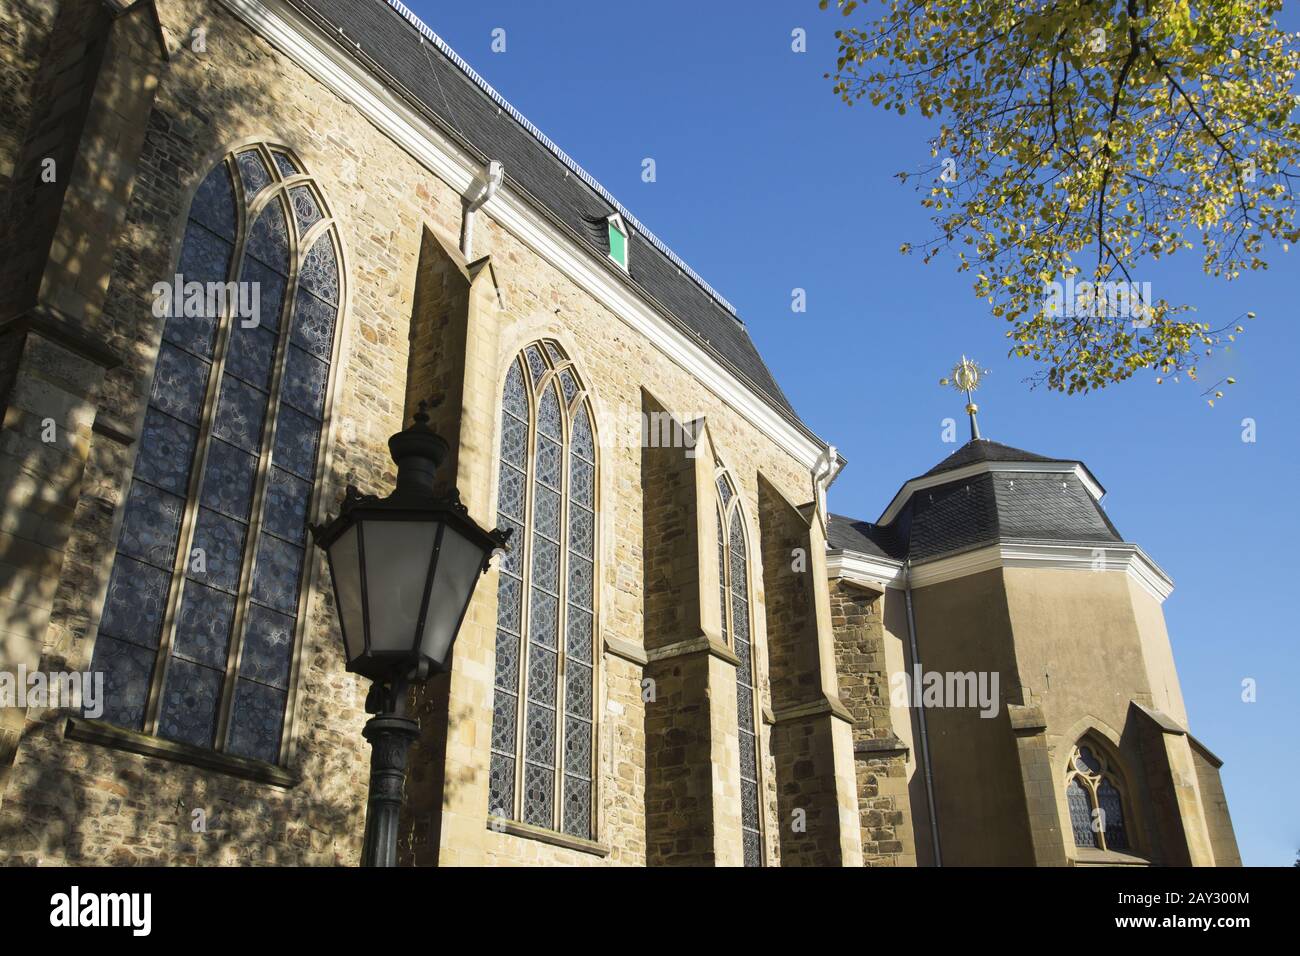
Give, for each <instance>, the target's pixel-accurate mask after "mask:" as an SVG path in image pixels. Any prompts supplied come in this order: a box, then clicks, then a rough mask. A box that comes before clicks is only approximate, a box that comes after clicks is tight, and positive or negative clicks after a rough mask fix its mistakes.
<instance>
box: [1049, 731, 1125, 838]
mask: <svg viewBox="0 0 1300 956" xmlns="http://www.w3.org/2000/svg"><path fill="white" fill-rule="evenodd" d="M1065 798H1066V803H1067V804H1068V805H1069V808H1070V829H1071V830H1072V831H1073V832H1074V845H1075V846H1084V847H1096V848H1097V849H1099V850H1127V849H1129V839H1128V830H1127V828H1126V824H1125V818H1124V798H1123V796H1122V794H1121V790H1120V786H1119V781H1118V777H1117V775H1116V773H1115V771H1114V769H1113V768H1112V766H1111V763H1110V761H1109V759H1108V758H1107V757H1106V755H1105V752H1104V751H1103V750H1102V749H1101V748H1099V747H1093V746H1091V745H1089V744H1088V743H1081V744H1079V745H1078V746H1076V747H1075V748H1074V753H1073V754H1072V755H1071V756H1070V767H1069V770H1068V771H1067V772H1066V782H1065Z"/></svg>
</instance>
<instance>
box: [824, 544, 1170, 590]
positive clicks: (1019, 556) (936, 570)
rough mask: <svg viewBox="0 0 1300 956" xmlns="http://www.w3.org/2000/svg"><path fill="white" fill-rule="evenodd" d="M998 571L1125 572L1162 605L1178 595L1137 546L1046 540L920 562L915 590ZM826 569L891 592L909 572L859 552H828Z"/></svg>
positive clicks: (902, 584)
mask: <svg viewBox="0 0 1300 956" xmlns="http://www.w3.org/2000/svg"><path fill="white" fill-rule="evenodd" d="M994 568H1040V569H1047V570H1057V571H1089V572H1093V573H1100V572H1105V571H1122V572H1123V573H1125V574H1127V575H1128V576H1129V577H1131V578H1132V579H1133V580H1134V582H1135V583H1136V584H1138V586H1140V587H1141V588H1142V589H1143V590H1144V591H1146V592H1147V593H1148V594H1150V595H1151V596H1152V597H1153V598H1155V599H1156V600H1157V601H1160V602H1163V601H1164V600H1165V598H1167V597H1169V595H1170V594H1171V593H1173V590H1174V582H1173V579H1172V578H1170V577H1169V575H1167V574H1165V572H1164V571H1163V570H1161V568H1160V566H1159V565H1158V564H1156V563H1155V562H1154V561H1152V560H1151V558H1150V557H1149V556H1148V555H1147V553H1146V552H1145V551H1143V550H1142V549H1141V548H1140V547H1138V546H1137V545H1136V544H1129V543H1127V542H1110V543H1105V544H1103V543H1101V542H1098V543H1097V544H1059V543H1055V542H1048V541H1002V542H996V543H994V544H990V545H986V546H984V547H982V548H974V549H972V550H970V551H964V552H962V553H961V554H954V555H950V556H947V557H939V558H933V559H931V560H928V561H921V562H918V563H916V564H913V565H912V587H914V588H923V587H927V586H929V585H932V584H941V583H943V582H944V581H952V580H955V579H957V578H964V577H967V576H969V575H972V574H980V573H981V572H984V571H991V570H993V569H994ZM826 570H827V574H828V576H829V577H831V578H845V579H847V580H850V581H858V582H860V583H864V584H869V585H876V586H881V587H891V588H901V587H905V586H906V585H907V571H906V569H905V567H904V565H903V563H902V562H901V561H893V560H891V559H889V558H881V557H876V556H875V555H867V554H862V553H861V552H857V551H848V550H836V551H829V552H827V554H826Z"/></svg>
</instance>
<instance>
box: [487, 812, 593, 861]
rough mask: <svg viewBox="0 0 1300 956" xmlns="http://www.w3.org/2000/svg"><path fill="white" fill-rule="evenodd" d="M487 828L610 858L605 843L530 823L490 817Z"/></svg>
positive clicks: (495, 831) (494, 831)
mask: <svg viewBox="0 0 1300 956" xmlns="http://www.w3.org/2000/svg"><path fill="white" fill-rule="evenodd" d="M487 828H488V829H489V830H491V831H492V832H493V833H509V834H510V835H511V836H517V837H522V838H523V839H525V840H536V841H537V842H538V843H546V844H549V845H551V846H558V847H563V848H564V849H566V850H576V851H577V852H579V853H590V854H591V855H592V856H599V857H606V856H609V847H607V846H605V844H603V843H597V842H596V841H595V840H584V839H582V837H576V836H571V835H570V834H568V833H560V832H559V831H557V830H547V829H545V828H543V827H535V826H533V825H531V824H528V823H520V822H519V821H518V820H507V819H505V818H504V817H488V821H487Z"/></svg>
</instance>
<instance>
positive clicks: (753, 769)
mask: <svg viewBox="0 0 1300 956" xmlns="http://www.w3.org/2000/svg"><path fill="white" fill-rule="evenodd" d="M717 489H718V588H719V594H718V600H719V603H720V606H721V611H722V630H723V634H724V635H725V637H726V639H727V643H728V644H729V645H730V646H731V648H732V650H734V651H735V652H736V657H738V658H739V659H740V664H739V666H738V667H737V668H736V714H737V723H738V727H737V730H738V736H739V740H740V826H741V836H742V839H743V841H744V851H745V866H762V864H763V836H762V830H761V828H760V823H759V820H760V814H759V786H758V735H757V733H756V732H755V727H756V726H757V721H756V719H755V714H756V712H757V703H756V701H755V694H754V686H755V681H754V650H753V638H752V633H753V631H752V628H751V615H750V610H749V552H748V547H747V544H746V541H745V521H744V518H743V517H742V515H741V511H740V497H739V495H737V494H736V488H735V485H734V484H733V483H732V481H731V478H730V476H729V475H727V474H726V473H723V474H720V475H718V478H717ZM724 528H725V529H726V530H725V531H724V530H723V529H724Z"/></svg>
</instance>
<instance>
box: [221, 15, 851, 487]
mask: <svg viewBox="0 0 1300 956" xmlns="http://www.w3.org/2000/svg"><path fill="white" fill-rule="evenodd" d="M221 3H222V4H223V5H224V6H226V7H227V8H228V9H230V10H231V11H232V12H233V13H234V14H235V15H236V16H238V17H239V18H240V19H241V20H243V21H244V22H245V23H247V24H248V25H249V26H250V27H251V28H252V29H253V30H255V31H256V32H257V33H259V34H260V35H261V36H263V37H265V38H266V39H267V40H268V41H269V42H271V43H272V44H274V45H275V46H276V47H277V48H278V49H280V50H281V51H283V52H284V53H285V54H287V55H288V56H289V57H290V58H291V59H293V60H294V61H295V62H296V63H298V64H299V65H300V66H301V67H302V68H303V69H304V70H306V71H307V72H308V73H310V74H311V75H312V76H313V77H315V78H316V79H317V80H319V81H320V82H321V83H322V84H323V85H324V86H325V87H326V88H328V89H330V90H332V91H333V92H334V93H336V94H337V95H338V96H340V97H341V98H342V99H344V100H345V101H346V102H347V103H349V104H351V105H352V106H353V108H355V109H356V110H357V111H358V112H359V113H361V114H362V115H363V116H365V117H366V118H367V119H368V120H369V121H370V122H371V123H372V124H374V125H375V126H376V128H378V129H379V130H380V132H382V133H383V134H384V135H386V136H388V137H390V138H391V139H392V140H393V141H394V142H395V143H396V144H397V145H398V146H399V147H400V148H402V149H403V150H404V151H405V152H407V153H408V154H409V155H410V156H411V157H412V158H413V159H415V161H416V162H418V163H420V164H421V165H423V166H424V167H425V168H427V169H428V170H430V171H431V172H432V173H433V174H434V175H435V176H437V177H438V178H439V179H441V180H443V181H444V182H446V183H447V184H448V185H449V186H451V187H452V188H453V189H455V190H457V191H458V192H461V193H464V192H465V191H466V190H467V189H468V188H469V186H470V183H471V182H472V181H473V179H474V176H475V174H476V173H477V172H478V171H479V170H478V165H477V163H476V162H475V161H474V159H473V158H472V157H470V156H467V155H466V154H465V153H464V152H462V150H461V149H460V148H459V147H458V146H457V145H456V144H454V143H452V142H451V141H450V140H449V139H447V138H446V137H445V136H443V135H442V134H441V133H440V132H439V131H438V130H437V129H435V128H434V127H433V126H432V125H431V124H430V123H429V121H428V119H427V118H426V117H424V116H422V115H421V114H420V113H418V112H417V111H416V110H415V109H413V108H412V107H411V105H410V104H408V103H407V102H405V101H404V100H403V99H402V98H401V97H400V96H398V95H397V94H396V93H394V92H393V91H392V90H391V89H389V88H388V87H387V86H386V85H385V84H384V83H383V82H381V81H380V80H379V79H378V78H377V77H375V76H374V75H373V74H372V73H371V72H370V71H369V70H368V69H367V68H366V67H365V66H364V65H363V64H362V63H360V62H359V61H358V60H357V59H356V58H355V57H353V56H352V55H351V54H350V53H348V52H347V51H345V50H344V49H342V48H341V47H340V46H339V45H338V44H337V43H336V42H335V41H334V40H333V39H331V38H330V37H328V36H326V35H324V34H323V33H322V32H321V30H319V29H318V28H317V27H316V26H314V25H313V24H311V23H309V22H308V21H307V20H305V19H304V18H303V17H302V15H301V14H300V13H299V12H298V11H297V10H294V9H293V8H292V7H290V6H289V5H288V4H287V3H286V2H285V0H221ZM483 208H484V209H485V210H486V211H487V212H488V214H489V215H491V216H492V218H493V219H495V220H496V221H497V223H499V224H500V225H501V226H502V227H503V228H505V229H507V230H508V231H510V232H511V233H513V234H514V235H515V236H516V237H517V238H518V239H519V240H520V241H521V242H523V243H524V244H525V245H527V246H529V247H530V248H532V249H533V250H534V251H535V252H536V253H537V254H538V255H539V256H541V257H542V258H543V259H544V260H546V261H547V262H548V263H550V264H551V265H552V266H554V267H555V268H556V269H558V270H559V271H560V272H561V273H563V274H564V275H565V276H567V277H568V278H569V279H570V280H571V281H573V282H574V283H575V284H576V285H578V286H579V287H581V288H583V289H585V290H586V291H587V292H588V293H590V294H591V295H592V296H594V297H595V298H596V300H597V301H599V302H600V303H601V304H602V305H604V306H605V307H606V308H608V309H609V310H610V311H611V312H612V313H613V314H614V315H616V316H618V318H619V319H621V320H622V321H623V322H625V323H626V324H627V325H628V326H630V327H631V328H633V329H635V330H636V331H637V332H639V333H640V334H641V335H643V336H645V338H646V339H647V340H648V341H649V342H650V343H651V344H652V345H654V346H655V347H657V348H658V349H659V351H660V352H661V353H662V354H663V355H664V356H665V357H666V358H667V359H668V360H669V361H671V362H674V363H675V364H677V365H678V366H679V367H680V368H682V369H683V370H684V371H685V372H687V373H688V374H689V375H691V376H692V377H694V378H696V379H697V380H699V381H700V382H701V383H702V384H703V385H704V386H705V387H706V388H708V389H710V390H711V391H712V392H714V394H716V395H717V396H718V397H719V398H720V399H721V400H722V401H723V402H725V403H726V404H727V405H729V406H731V407H732V408H733V409H735V410H736V412H737V413H739V414H740V415H741V416H743V417H744V418H745V419H746V420H748V421H749V422H750V423H751V424H752V425H753V426H754V427H755V428H758V429H759V430H760V431H762V432H763V433H764V434H766V435H768V436H769V437H770V438H771V439H772V440H773V441H774V442H776V443H777V444H778V445H779V446H780V447H781V448H782V449H783V450H785V451H786V452H787V453H788V454H790V455H791V456H792V457H793V458H794V459H795V460H796V461H798V462H799V463H800V464H801V465H803V467H805V468H811V467H812V466H813V465H814V463H816V461H817V459H818V456H819V455H821V454H822V452H823V451H824V450H825V447H826V446H825V445H823V444H821V443H820V441H819V440H817V439H813V438H810V437H809V436H808V435H806V434H805V433H804V432H803V431H802V430H801V429H799V428H797V427H796V426H795V425H794V424H793V423H791V422H790V421H789V420H787V419H786V418H785V417H784V416H783V415H781V414H780V413H779V412H777V410H776V409H775V408H773V407H772V406H771V405H769V404H768V403H767V402H766V401H764V400H763V399H762V398H760V397H759V396H758V395H757V394H756V393H755V391H754V390H753V389H752V388H751V387H750V386H749V385H747V384H745V383H744V382H743V381H742V380H741V379H739V378H737V377H736V375H734V374H732V373H731V372H730V370H728V369H727V368H726V367H725V366H723V365H722V364H721V363H720V362H719V361H718V360H717V359H716V358H714V357H713V356H712V355H710V354H709V353H708V352H706V351H705V350H704V349H703V348H702V347H701V346H700V345H699V343H697V342H696V341H694V340H693V339H692V338H691V337H690V336H688V335H687V334H686V333H685V332H684V331H683V330H682V329H680V328H679V327H678V326H677V325H676V324H674V323H673V322H671V321H670V320H669V319H668V318H667V317H666V316H664V315H662V314H661V313H660V312H659V311H657V310H656V309H654V308H652V307H651V306H650V305H648V304H647V303H646V301H645V300H644V299H643V298H641V296H640V295H639V294H637V293H636V291H635V290H634V289H632V288H631V287H629V286H628V285H627V284H626V283H625V282H622V281H620V280H618V279H616V278H615V277H614V276H613V275H612V274H610V272H609V271H608V270H607V268H606V266H605V265H604V262H603V261H602V260H599V259H596V258H595V257H594V256H592V255H591V252H590V250H589V249H586V248H584V247H580V246H579V245H578V243H577V242H576V241H575V240H573V239H571V238H569V237H568V236H566V235H563V234H561V233H559V232H558V231H557V230H556V229H555V227H554V225H553V224H552V223H550V222H549V221H548V220H547V219H545V218H544V216H543V215H542V214H541V213H540V212H539V211H537V210H536V209H534V208H533V206H532V204H531V203H530V202H529V201H528V200H526V199H524V198H523V197H522V196H520V195H518V194H517V193H516V192H515V191H514V190H511V189H509V188H508V187H506V186H503V187H502V188H501V189H499V190H498V191H497V193H496V195H495V196H494V197H493V198H492V199H490V200H488V202H487V203H486V204H485V205H484V207H483Z"/></svg>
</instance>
